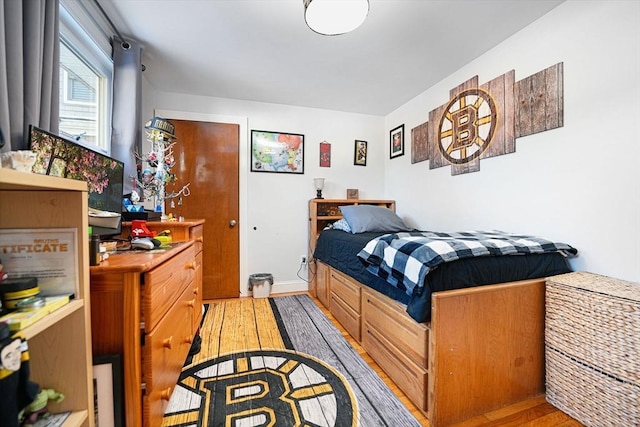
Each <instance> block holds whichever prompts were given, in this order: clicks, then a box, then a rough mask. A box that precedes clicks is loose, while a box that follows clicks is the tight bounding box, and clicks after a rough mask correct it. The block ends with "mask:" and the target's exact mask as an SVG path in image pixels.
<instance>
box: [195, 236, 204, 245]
mask: <svg viewBox="0 0 640 427" xmlns="http://www.w3.org/2000/svg"><path fill="white" fill-rule="evenodd" d="M195 240H196V242H198V243H202V242H203V241H204V238H203V237H202V236H198V237H196V239H195Z"/></svg>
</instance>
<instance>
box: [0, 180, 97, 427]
mask: <svg viewBox="0 0 640 427" xmlns="http://www.w3.org/2000/svg"><path fill="white" fill-rule="evenodd" d="M87 197H88V192H87V184H86V183H84V182H81V181H75V180H70V179H64V178H56V177H51V176H45V175H37V174H31V173H27V172H18V171H14V170H11V169H0V201H1V202H0V203H1V207H0V210H1V211H2V214H1V215H0V228H2V229H18V228H75V229H76V230H77V242H76V246H77V249H78V250H77V257H78V262H77V264H78V266H79V269H78V272H77V274H78V283H79V286H78V289H77V291H76V294H75V298H74V299H73V300H72V301H71V302H70V303H69V304H67V305H65V306H64V307H62V308H60V309H58V310H56V311H54V312H53V313H51V314H49V315H47V316H46V317H44V318H43V319H41V320H39V321H38V322H36V323H35V324H33V325H31V326H29V327H27V328H25V329H23V330H22V331H21V334H22V335H23V336H24V337H25V338H26V339H27V343H28V345H29V355H30V359H29V367H30V371H31V372H30V379H31V380H32V381H34V382H36V383H38V384H39V385H40V387H41V388H53V389H55V390H57V391H59V392H61V393H63V394H64V395H65V399H64V400H63V401H62V402H60V403H57V404H56V403H53V402H49V405H48V406H49V410H50V411H51V412H66V411H71V412H72V414H71V416H70V417H69V418H67V420H66V421H65V423H64V427H71V426H90V427H93V426H94V417H93V362H92V357H91V322H90V318H91V311H90V310H91V307H90V303H89V236H88V226H89V223H88V199H87Z"/></svg>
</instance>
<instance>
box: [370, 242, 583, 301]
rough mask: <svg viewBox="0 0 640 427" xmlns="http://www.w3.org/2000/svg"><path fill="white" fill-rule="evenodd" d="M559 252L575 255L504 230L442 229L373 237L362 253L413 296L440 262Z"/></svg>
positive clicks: (561, 247)
mask: <svg viewBox="0 0 640 427" xmlns="http://www.w3.org/2000/svg"><path fill="white" fill-rule="evenodd" d="M552 252H559V253H561V254H563V255H565V256H574V255H576V254H577V250H576V249H575V248H573V247H572V246H570V245H568V244H566V243H556V242H552V241H550V240H547V239H544V238H541V237H536V236H529V235H524V234H512V233H506V232H504V231H468V232H456V233H442V232H433V231H413V232H402V233H393V234H386V235H383V236H380V237H377V238H375V239H373V240H371V241H370V242H369V243H367V245H366V246H365V247H364V248H363V249H362V250H361V251H360V252H359V253H358V258H360V259H361V260H362V262H363V263H364V264H365V266H366V268H367V270H368V271H369V272H370V273H372V274H374V275H376V276H378V277H380V278H382V279H384V280H386V281H387V282H388V283H389V284H391V285H392V286H395V287H396V288H398V289H401V290H403V291H405V292H406V293H407V294H408V295H410V296H412V295H414V294H416V293H420V292H422V286H423V284H424V279H425V277H426V276H427V274H428V273H429V272H430V271H431V270H433V269H435V268H437V267H438V266H440V265H442V264H444V263H447V262H452V261H457V260H460V259H464V258H472V257H483V256H506V255H525V254H542V253H552Z"/></svg>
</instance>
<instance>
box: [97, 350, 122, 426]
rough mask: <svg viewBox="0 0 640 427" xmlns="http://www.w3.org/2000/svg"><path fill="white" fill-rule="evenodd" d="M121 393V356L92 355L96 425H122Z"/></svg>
mask: <svg viewBox="0 0 640 427" xmlns="http://www.w3.org/2000/svg"><path fill="white" fill-rule="evenodd" d="M123 395H124V388H123V373H122V356H121V355H119V354H110V355H104V356H96V357H94V358H93V400H94V416H95V424H96V425H97V426H100V427H124V411H123V402H122V396H123Z"/></svg>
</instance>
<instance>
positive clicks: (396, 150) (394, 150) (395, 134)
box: [389, 124, 404, 159]
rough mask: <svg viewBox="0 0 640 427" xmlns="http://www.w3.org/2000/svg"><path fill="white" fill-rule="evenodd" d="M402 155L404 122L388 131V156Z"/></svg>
mask: <svg viewBox="0 0 640 427" xmlns="http://www.w3.org/2000/svg"><path fill="white" fill-rule="evenodd" d="M402 155H404V124H401V125H400V126H398V127H397V128H395V129H392V130H391V131H389V157H390V158H392V159H393V158H394V157H398V156H402Z"/></svg>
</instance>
